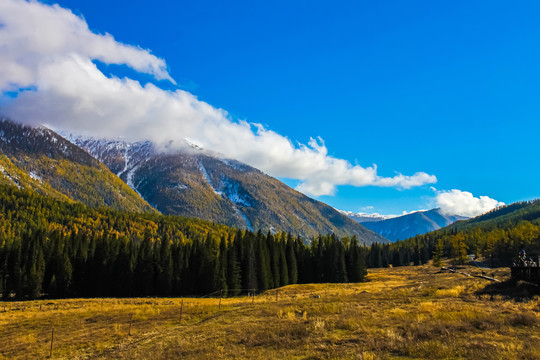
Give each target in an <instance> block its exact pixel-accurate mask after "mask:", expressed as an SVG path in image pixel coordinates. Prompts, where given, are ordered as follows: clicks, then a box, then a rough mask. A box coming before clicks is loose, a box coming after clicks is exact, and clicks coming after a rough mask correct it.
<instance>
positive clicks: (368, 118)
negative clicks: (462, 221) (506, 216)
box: [45, 0, 540, 214]
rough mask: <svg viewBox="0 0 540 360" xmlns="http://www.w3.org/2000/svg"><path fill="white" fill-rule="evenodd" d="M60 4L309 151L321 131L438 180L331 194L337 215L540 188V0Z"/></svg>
mask: <svg viewBox="0 0 540 360" xmlns="http://www.w3.org/2000/svg"><path fill="white" fill-rule="evenodd" d="M45 3H48V4H52V3H56V2H50V1H47V2H45ZM58 3H59V4H60V5H61V6H62V7H65V8H69V9H71V10H72V11H73V12H74V13H75V14H77V15H80V16H83V17H84V19H85V20H86V22H87V23H88V25H89V27H90V29H91V30H92V31H94V32H97V33H100V34H102V33H104V32H107V33H110V34H112V35H113V36H114V38H115V40H116V41H118V42H121V43H126V44H133V45H138V46H140V47H141V48H143V49H150V50H151V52H152V54H153V55H155V56H157V57H159V58H162V59H164V60H165V61H166V63H167V68H168V71H169V74H170V75H171V77H172V78H174V79H175V80H176V82H177V83H178V86H179V87H180V88H181V89H184V90H186V91H188V92H190V93H191V94H193V95H195V96H196V97H197V98H198V99H199V100H202V101H204V102H206V103H208V104H210V105H212V106H213V107H216V108H222V109H225V110H226V111H227V112H228V113H229V115H230V116H231V117H232V118H234V119H239V120H246V121H248V122H252V123H261V124H263V125H265V127H266V128H267V129H269V130H272V131H275V132H276V133H278V134H281V135H283V136H286V137H287V138H288V139H290V140H291V141H292V142H293V143H295V144H296V143H297V142H299V143H302V144H307V143H308V142H309V140H310V138H311V137H313V138H316V137H319V136H320V137H321V138H322V139H323V140H324V144H325V146H326V148H327V149H328V153H329V155H331V156H333V157H335V158H339V159H345V160H347V161H349V162H350V163H351V164H352V165H356V164H358V165H360V166H362V167H364V168H366V167H370V166H372V165H373V164H376V165H377V171H378V174H379V175H380V176H384V177H392V176H395V175H396V173H402V174H404V175H413V174H414V173H416V172H425V173H427V174H431V175H435V176H436V177H437V183H435V184H429V183H426V184H425V185H421V186H417V187H412V188H410V189H403V188H394V187H377V186H365V187H355V186H352V185H340V186H338V187H337V190H336V192H335V194H334V195H323V196H319V197H318V199H320V200H322V201H324V202H326V203H328V204H330V205H333V206H335V207H337V208H340V209H344V210H350V211H364V212H379V213H384V214H396V213H401V212H402V211H411V210H416V209H424V208H429V207H432V206H435V205H436V202H435V196H436V194H437V193H436V192H434V191H433V190H432V189H431V187H432V186H433V187H435V188H436V189H438V190H450V189H459V190H462V191H468V192H471V193H472V194H473V195H474V196H476V197H478V196H482V195H485V196H489V197H490V198H493V199H496V200H498V201H502V202H505V203H511V202H514V201H520V200H527V199H533V198H537V197H540V189H539V187H538V184H539V183H540V167H539V155H540V151H539V150H538V134H539V133H540V131H539V130H540V125H539V119H540V106H539V95H540V88H539V87H540V85H539V84H540V81H539V80H540V68H539V64H540V61H539V60H540V51H539V47H540V23H539V22H538V14H539V13H540V3H537V2H532V1H516V2H512V3H510V2H508V1H452V2H444V3H443V2H434V1H407V2H403V1H386V2H368V1H351V2H343V1H337V2H336V1H334V2H322V1H272V2H262V1H230V2H223V1H159V2H155V3H149V2H148V1H130V2H129V6H126V3H125V2H119V1H116V2H114V1H112V2H111V1H102V0H92V1H73V0H65V1H59V2H58ZM100 69H102V70H103V71H104V72H112V73H113V74H116V75H119V76H124V75H126V74H127V75H128V76H130V77H134V78H136V79H139V80H141V81H148V80H149V79H150V77H149V76H146V77H145V76H141V75H140V74H136V73H135V72H133V74H132V73H130V72H129V71H127V70H125V69H124V68H123V67H115V66H112V65H111V66H104V65H100ZM152 81H153V82H154V83H155V84H156V85H158V86H159V87H161V88H164V89H171V90H175V89H176V86H175V85H173V84H172V83H170V82H167V81H157V80H152ZM282 179H283V180H285V182H286V183H288V184H289V185H292V186H296V185H297V184H298V183H299V181H298V180H294V179H285V178H283V177H282Z"/></svg>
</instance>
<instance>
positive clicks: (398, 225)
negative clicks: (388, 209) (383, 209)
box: [351, 209, 467, 241]
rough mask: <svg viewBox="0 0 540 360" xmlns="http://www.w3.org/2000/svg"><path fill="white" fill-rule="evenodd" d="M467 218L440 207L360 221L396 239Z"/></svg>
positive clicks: (385, 235) (392, 239) (377, 231)
mask: <svg viewBox="0 0 540 360" xmlns="http://www.w3.org/2000/svg"><path fill="white" fill-rule="evenodd" d="M351 218H352V219H354V218H353V217H351ZM465 219H467V218H466V217H463V216H459V215H446V214H443V213H442V212H441V210H440V209H432V210H425V211H416V212H413V213H410V214H406V215H402V216H397V217H390V218H386V219H380V220H372V219H368V220H363V221H359V223H361V224H362V225H364V226H365V227H367V228H368V229H370V230H373V231H375V232H376V233H378V234H379V235H382V236H384V237H385V238H387V239H388V240H391V241H396V240H403V239H407V238H410V237H413V236H415V235H419V234H425V233H428V232H430V231H433V230H438V229H440V228H443V227H445V226H448V225H450V224H452V223H454V222H455V221H458V220H465Z"/></svg>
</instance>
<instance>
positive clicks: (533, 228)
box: [367, 200, 540, 268]
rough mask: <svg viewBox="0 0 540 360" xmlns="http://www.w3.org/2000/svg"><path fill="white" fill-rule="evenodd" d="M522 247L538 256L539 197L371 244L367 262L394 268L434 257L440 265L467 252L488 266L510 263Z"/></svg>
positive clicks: (460, 259)
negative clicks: (404, 237) (402, 238)
mask: <svg viewBox="0 0 540 360" xmlns="http://www.w3.org/2000/svg"><path fill="white" fill-rule="evenodd" d="M522 249H523V250H525V251H526V253H527V254H528V256H530V257H533V258H534V259H535V260H536V259H538V256H540V200H534V201H526V202H518V203H514V204H511V205H508V206H504V207H501V208H498V209H494V210H492V211H490V212H488V213H486V214H483V215H480V216H478V217H476V218H473V219H470V220H467V221H458V222H456V223H454V224H452V225H450V226H447V227H445V228H442V229H439V230H436V231H432V232H430V233H428V234H423V235H417V236H415V237H412V238H409V239H406V240H403V241H397V242H395V243H391V244H373V245H372V246H371V247H370V249H369V251H368V255H367V265H368V267H373V268H375V267H388V266H390V265H392V266H394V267H395V266H404V265H410V264H414V265H421V264H426V263H427V262H428V261H429V260H433V263H434V265H436V266H440V264H441V260H442V259H445V258H449V259H451V260H452V261H453V262H454V263H456V264H464V263H466V262H468V261H469V257H468V255H469V254H470V255H474V256H476V257H482V258H483V259H484V261H485V263H486V265H488V266H490V267H494V266H510V265H511V264H512V260H513V259H514V258H516V257H517V255H518V253H519V251H520V250H522Z"/></svg>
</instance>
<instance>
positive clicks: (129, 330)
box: [128, 314, 133, 336]
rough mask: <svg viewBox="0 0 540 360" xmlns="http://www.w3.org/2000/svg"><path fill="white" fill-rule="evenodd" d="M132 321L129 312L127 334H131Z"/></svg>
mask: <svg viewBox="0 0 540 360" xmlns="http://www.w3.org/2000/svg"><path fill="white" fill-rule="evenodd" d="M132 323H133V314H129V329H128V336H131V324H132Z"/></svg>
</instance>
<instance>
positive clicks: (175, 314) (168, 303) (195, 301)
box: [0, 289, 327, 359]
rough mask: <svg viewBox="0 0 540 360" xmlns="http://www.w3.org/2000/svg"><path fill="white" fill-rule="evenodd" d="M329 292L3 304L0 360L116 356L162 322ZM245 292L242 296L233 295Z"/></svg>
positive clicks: (188, 321)
mask: <svg viewBox="0 0 540 360" xmlns="http://www.w3.org/2000/svg"><path fill="white" fill-rule="evenodd" d="M326 292H327V290H318V291H315V290H309V289H308V290H303V291H291V290H284V289H272V290H267V291H264V292H263V291H259V290H257V289H233V290H229V291H225V290H220V291H215V292H212V293H210V294H206V295H204V296H200V297H190V298H136V299H70V300H52V301H49V302H46V301H43V300H42V301H33V302H12V303H10V302H7V303H0V329H1V331H0V359H3V358H7V359H11V358H16V357H36V358H44V357H53V358H54V357H57V356H58V357H65V356H66V354H68V353H69V352H70V351H72V350H74V349H80V348H82V347H86V348H93V349H96V348H100V347H103V346H104V345H103V344H104V343H105V344H106V345H105V347H104V348H103V349H100V351H101V352H105V353H110V354H113V353H114V352H115V351H122V350H124V349H127V348H129V347H132V346H134V345H135V344H136V343H137V342H138V341H141V339H144V338H145V337H147V336H148V337H150V336H152V337H153V336H156V335H159V334H157V332H158V329H160V332H162V329H163V325H173V326H176V329H177V328H178V327H179V326H180V327H181V326H191V325H196V324H197V322H203V321H207V320H209V319H212V318H215V317H216V316H219V314H220V313H221V312H222V311H224V310H227V311H233V310H235V309H242V308H245V307H248V306H256V305H257V304H264V303H269V302H280V303H281V302H287V301H290V302H292V303H294V301H295V300H297V299H300V298H307V297H311V298H314V299H318V298H320V297H321V295H322V294H325V293H326ZM230 294H241V295H243V296H231V295H230Z"/></svg>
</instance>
